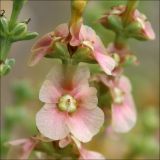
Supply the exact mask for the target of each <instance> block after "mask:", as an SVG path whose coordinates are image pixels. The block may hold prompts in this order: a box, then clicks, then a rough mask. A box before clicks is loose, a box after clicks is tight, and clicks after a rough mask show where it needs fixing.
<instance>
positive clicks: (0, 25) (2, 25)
mask: <svg viewBox="0 0 160 160" xmlns="http://www.w3.org/2000/svg"><path fill="white" fill-rule="evenodd" d="M7 33H8V20H7V18H6V17H5V16H1V17H0V36H3V37H4V36H5V35H6V34H7Z"/></svg>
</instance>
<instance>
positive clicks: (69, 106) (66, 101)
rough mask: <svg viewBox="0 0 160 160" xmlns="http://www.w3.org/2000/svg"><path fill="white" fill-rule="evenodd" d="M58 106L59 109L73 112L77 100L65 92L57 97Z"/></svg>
mask: <svg viewBox="0 0 160 160" xmlns="http://www.w3.org/2000/svg"><path fill="white" fill-rule="evenodd" d="M58 108H59V109H60V110H61V111H66V112H69V113H73V112H75V111H76V109H77V102H76V100H75V99H74V98H73V97H72V96H71V95H69V94H66V95H64V96H62V97H61V98H60V99H59V102H58Z"/></svg>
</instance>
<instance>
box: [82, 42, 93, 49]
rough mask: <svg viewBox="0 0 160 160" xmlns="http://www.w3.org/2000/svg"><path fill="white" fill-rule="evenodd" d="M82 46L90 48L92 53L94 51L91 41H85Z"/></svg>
mask: <svg viewBox="0 0 160 160" xmlns="http://www.w3.org/2000/svg"><path fill="white" fill-rule="evenodd" d="M82 44H83V45H84V46H86V47H88V48H90V49H91V50H92V51H94V47H93V42H90V41H83V42H82Z"/></svg>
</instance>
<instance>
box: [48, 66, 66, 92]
mask: <svg viewBox="0 0 160 160" xmlns="http://www.w3.org/2000/svg"><path fill="white" fill-rule="evenodd" d="M47 80H49V81H50V82H52V86H54V87H55V88H56V89H57V90H58V91H60V89H61V87H62V83H63V81H64V73H63V67H62V64H61V63H54V65H53V68H52V69H51V71H50V72H49V73H48V75H47Z"/></svg>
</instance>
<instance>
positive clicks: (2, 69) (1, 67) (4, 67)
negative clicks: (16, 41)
mask: <svg viewBox="0 0 160 160" xmlns="http://www.w3.org/2000/svg"><path fill="white" fill-rule="evenodd" d="M14 64H15V60H14V59H6V60H5V62H4V63H2V64H0V76H2V75H6V74H7V73H8V72H9V71H10V70H11V69H12V66H13V65H14Z"/></svg>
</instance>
